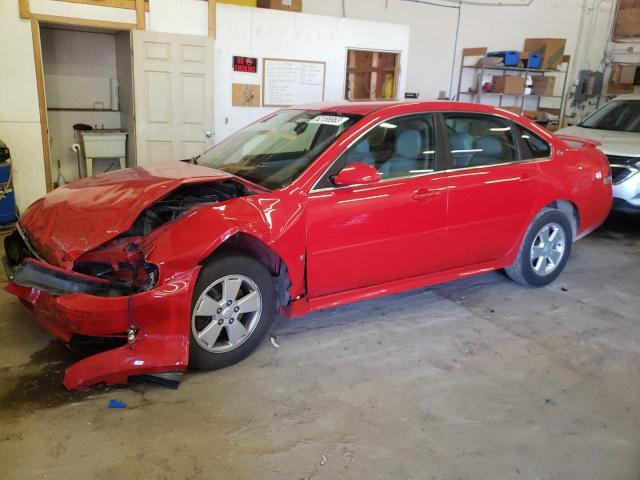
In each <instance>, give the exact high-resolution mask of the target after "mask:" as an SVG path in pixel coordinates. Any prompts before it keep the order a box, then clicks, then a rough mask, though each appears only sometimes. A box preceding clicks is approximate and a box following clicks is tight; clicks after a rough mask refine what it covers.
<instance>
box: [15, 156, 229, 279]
mask: <svg viewBox="0 0 640 480" xmlns="http://www.w3.org/2000/svg"><path fill="white" fill-rule="evenodd" d="M232 177H233V176H232V175H230V174H228V173H225V172H222V171H219V170H214V169H211V168H208V167H203V166H197V165H191V164H188V163H184V162H171V163H166V164H163V165H158V166H153V167H136V168H128V169H125V170H118V171H115V172H110V173H105V174H102V175H98V176H96V177H89V178H85V179H83V180H80V181H78V182H75V183H70V184H68V185H65V186H64V187H60V188H58V189H56V190H54V191H52V192H51V193H49V194H47V195H45V196H44V197H42V198H41V199H39V200H38V201H36V202H35V203H34V204H33V205H31V206H30V207H29V208H28V209H27V210H26V212H25V213H24V214H23V215H22V216H21V217H20V221H19V225H20V227H21V229H22V231H23V232H24V233H25V235H26V237H27V239H28V240H29V242H30V243H31V245H32V246H33V248H34V249H35V250H36V251H37V253H38V254H39V255H40V256H41V257H42V258H44V259H45V260H46V261H48V262H49V263H52V264H54V265H57V266H60V267H63V268H71V267H72V266H73V262H74V261H75V260H76V259H77V258H78V257H79V256H80V255H82V254H83V253H85V252H87V251H89V250H92V249H94V248H96V247H98V246H100V245H102V244H103V243H105V242H107V241H109V240H111V239H113V238H114V237H116V236H118V235H120V234H121V233H124V232H126V231H127V230H128V229H129V228H130V227H131V225H133V223H134V221H135V220H136V218H137V217H138V216H139V215H140V214H141V213H142V211H143V210H144V209H145V208H147V207H148V206H150V205H151V204H153V203H154V202H156V201H157V200H159V199H161V198H163V197H164V196H166V195H167V194H169V193H171V192H172V191H173V190H175V189H176V188H178V187H179V186H180V185H184V184H187V183H201V182H207V181H212V180H224V179H228V178H232Z"/></svg>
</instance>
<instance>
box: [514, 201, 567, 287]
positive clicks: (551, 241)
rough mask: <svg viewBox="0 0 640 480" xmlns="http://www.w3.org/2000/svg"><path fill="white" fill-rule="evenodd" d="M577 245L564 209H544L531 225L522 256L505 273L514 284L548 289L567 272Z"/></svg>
mask: <svg viewBox="0 0 640 480" xmlns="http://www.w3.org/2000/svg"><path fill="white" fill-rule="evenodd" d="M572 245H573V230H572V228H571V223H570V222H569V219H567V216H566V215H565V214H564V213H563V212H561V211H560V210H555V209H550V208H549V209H544V210H543V211H542V212H540V214H539V215H538V216H537V217H536V218H535V219H534V220H533V222H531V225H529V228H528V229H527V233H526V234H525V236H524V240H523V241H522V245H521V246H520V250H519V251H518V256H517V257H516V260H515V262H514V263H513V265H511V266H509V267H507V268H505V269H504V270H505V273H506V274H507V276H508V277H509V278H510V279H511V280H513V281H514V282H517V283H520V284H521V285H525V286H528V287H544V286H545V285H549V284H550V283H551V282H553V281H554V280H555V279H556V278H558V276H559V275H560V273H562V270H563V269H564V267H565V265H566V264H567V261H568V260H569V256H570V255H571V246H572Z"/></svg>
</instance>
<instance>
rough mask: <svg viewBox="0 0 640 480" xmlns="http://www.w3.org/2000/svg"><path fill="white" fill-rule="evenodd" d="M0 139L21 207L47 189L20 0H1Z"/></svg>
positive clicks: (28, 41)
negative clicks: (6, 149)
mask: <svg viewBox="0 0 640 480" xmlns="http://www.w3.org/2000/svg"><path fill="white" fill-rule="evenodd" d="M0 32H2V33H1V35H2V48H0V65H2V71H3V74H2V75H0V140H2V141H3V142H5V143H6V144H7V146H8V147H9V149H10V150H11V156H12V160H13V161H12V170H13V183H14V187H15V191H16V200H17V203H18V207H19V208H20V209H21V210H22V209H24V208H26V207H27V205H29V204H30V203H31V202H32V201H33V200H35V199H36V198H38V197H40V196H41V195H42V194H43V193H44V192H45V191H46V182H45V177H44V169H43V166H42V165H43V163H42V162H43V160H42V136H41V132H40V114H39V109H38V93H37V90H36V72H35V65H34V60H33V43H32V41H31V22H30V21H28V20H21V19H20V18H19V16H18V2H17V1H16V2H14V1H0Z"/></svg>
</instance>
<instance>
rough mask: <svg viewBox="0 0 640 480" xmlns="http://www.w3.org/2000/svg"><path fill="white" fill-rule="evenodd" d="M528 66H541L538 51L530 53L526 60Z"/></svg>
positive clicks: (540, 57) (540, 56)
mask: <svg viewBox="0 0 640 480" xmlns="http://www.w3.org/2000/svg"><path fill="white" fill-rule="evenodd" d="M528 62H529V63H528V66H529V68H540V67H541V66H542V55H540V54H539V53H533V52H532V53H530V54H529V60H528Z"/></svg>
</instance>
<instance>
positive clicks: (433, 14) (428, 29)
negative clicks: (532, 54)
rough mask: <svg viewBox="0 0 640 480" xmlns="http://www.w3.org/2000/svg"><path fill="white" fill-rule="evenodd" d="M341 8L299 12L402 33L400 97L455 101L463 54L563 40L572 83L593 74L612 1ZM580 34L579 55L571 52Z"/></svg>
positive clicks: (416, 1) (415, 1)
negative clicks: (387, 25) (585, 72)
mask: <svg viewBox="0 0 640 480" xmlns="http://www.w3.org/2000/svg"><path fill="white" fill-rule="evenodd" d="M478 3H486V4H493V6H488V5H478ZM497 3H501V4H509V3H511V4H519V5H520V6H504V5H500V6H496V4H497ZM342 4H343V2H342V0H304V2H303V8H304V11H305V12H308V13H319V14H325V15H336V16H342V15H343V13H344V14H345V15H346V16H347V17H349V18H361V19H367V20H382V21H393V22H396V21H397V22H399V23H403V24H406V25H408V26H409V27H410V29H411V42H410V45H411V51H410V53H409V70H408V75H407V90H408V91H412V92H414V91H415V92H419V93H420V99H422V100H428V99H433V98H436V96H437V93H438V91H440V90H445V91H446V92H447V93H449V92H450V91H453V92H454V93H455V91H456V90H457V79H458V71H459V70H458V68H459V64H460V58H459V57H460V54H461V52H462V49H463V48H466V47H484V46H486V47H488V48H489V49H490V50H507V49H513V50H519V49H521V48H522V47H523V46H524V39H525V38H527V37H561V38H567V53H569V54H571V55H573V56H574V62H573V66H574V68H573V69H572V70H573V72H574V75H573V76H572V77H573V78H574V77H575V74H577V71H578V70H580V69H581V68H584V67H585V66H587V65H591V67H592V68H597V67H598V66H599V65H600V63H601V61H602V52H603V51H604V49H605V46H606V43H607V32H608V22H609V19H610V15H611V11H612V8H613V4H614V0H533V2H531V1H529V0H509V1H506V0H505V1H502V2H496V1H494V0H486V1H485V2H483V1H482V0H474V4H471V3H465V1H464V0H463V1H462V2H458V1H453V0H451V1H447V0H430V1H429V2H426V1H422V0H345V2H344V4H345V11H344V12H343V10H342ZM594 12H595V13H594ZM583 14H584V15H583ZM458 16H459V25H458ZM592 20H593V21H592ZM581 31H582V32H583V35H582V40H583V48H581V49H580V51H576V45H578V43H579V39H580V38H581V37H580V32H581ZM456 32H458V33H457V34H456ZM576 54H577V55H576ZM454 62H455V68H453V69H452V66H453V64H454Z"/></svg>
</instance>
